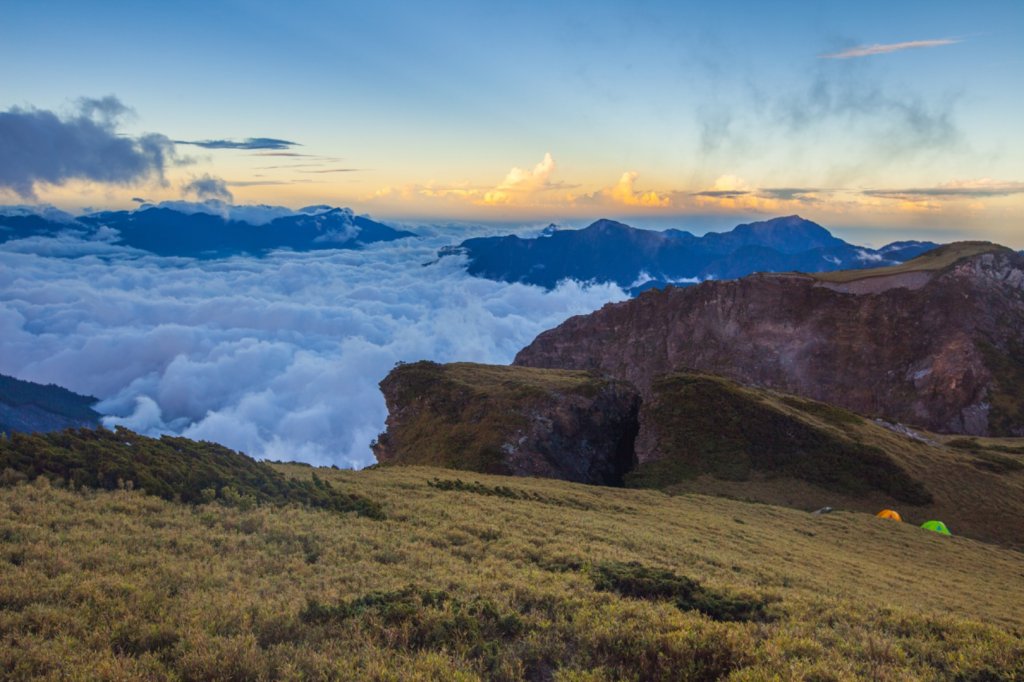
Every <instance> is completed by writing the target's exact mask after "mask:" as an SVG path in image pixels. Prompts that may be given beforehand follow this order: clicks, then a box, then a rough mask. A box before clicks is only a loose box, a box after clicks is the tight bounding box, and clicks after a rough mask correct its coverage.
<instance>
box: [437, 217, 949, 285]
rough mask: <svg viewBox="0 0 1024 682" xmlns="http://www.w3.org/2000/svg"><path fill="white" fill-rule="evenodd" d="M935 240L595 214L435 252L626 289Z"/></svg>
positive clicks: (882, 259)
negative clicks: (851, 239)
mask: <svg viewBox="0 0 1024 682" xmlns="http://www.w3.org/2000/svg"><path fill="white" fill-rule="evenodd" d="M935 246H937V245H936V244H934V243H931V242H916V241H911V242H894V243H892V244H889V245H887V246H885V247H883V248H881V249H870V248H866V247H860V246H854V245H853V244H849V243H847V242H845V241H843V240H842V239H839V238H837V237H834V236H833V235H832V234H831V233H830V232H829V231H828V230H826V229H825V228H824V227H822V226H821V225H818V224H817V223H814V222H811V221H810V220H804V219H803V218H801V217H799V216H788V217H783V218H774V219H772V220H766V221H762V222H756V223H750V224H745V225H739V226H737V227H735V228H734V229H732V230H730V231H728V232H709V233H707V234H705V235H703V236H700V237H698V236H695V235H694V234H692V233H690V232H685V231H681V230H664V231H656V230H642V229H637V228H635V227H630V226H629V225H624V224H623V223H619V222H615V221H613V220H598V221H597V222H595V223H593V224H591V225H590V226H589V227H586V228H584V229H582V230H559V229H557V228H555V227H554V226H551V227H549V228H548V229H546V230H545V231H544V232H543V233H542V234H541V235H540V236H539V237H536V238H522V237H519V236H516V235H507V236H501V237H478V238H474V239H467V240H465V241H464V242H462V243H461V244H460V245H459V246H457V247H447V248H445V249H442V250H441V252H440V255H441V256H447V255H457V254H463V255H465V256H466V257H467V258H468V265H467V268H468V271H469V273H470V274H472V275H476V276H478V277H485V278H488V279H495V280H501V281H506V282H525V283H529V284H537V285H540V286H544V287H547V288H549V289H550V288H553V287H554V286H555V285H557V284H558V282H560V281H562V280H564V279H574V280H578V281H584V282H586V281H594V282H614V283H615V284H618V285H619V286H620V287H622V288H624V289H626V290H629V291H630V292H632V293H638V292H640V291H644V290H646V289H650V288H655V287H663V286H665V285H667V284H676V285H681V284H693V283H696V282H700V281H704V280H707V279H732V278H735V277H742V276H744V275H749V274H751V273H754V272H766V271H774V272H779V271H789V270H801V271H805V272H826V271H833V270H845V269H851V268H867V267H877V266H884V265H894V264H898V263H902V262H904V261H906V260H909V259H911V258H914V257H916V256H918V255H920V254H922V253H924V252H926V251H928V250H930V249H933V248H935Z"/></svg>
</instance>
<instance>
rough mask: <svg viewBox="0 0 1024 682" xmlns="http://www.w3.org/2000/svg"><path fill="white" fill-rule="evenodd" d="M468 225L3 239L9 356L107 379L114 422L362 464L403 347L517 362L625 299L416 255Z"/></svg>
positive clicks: (101, 389)
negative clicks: (328, 238) (323, 237)
mask: <svg viewBox="0 0 1024 682" xmlns="http://www.w3.org/2000/svg"><path fill="white" fill-rule="evenodd" d="M467 236H470V235H468V234H466V232H465V231H464V230H460V229H440V228H435V229H433V230H430V236H427V237H424V238H422V239H405V240H399V241H396V242H391V243H386V244H377V245H373V246H371V247H368V248H366V249H364V250H360V251H329V252H317V253H309V254H295V253H276V254H272V255H271V256H268V257H266V258H262V259H255V258H248V257H239V258H233V259H229V260H224V261H205V262H204V261H194V260H191V259H184V258H157V257H154V256H149V255H143V254H142V253H141V252H139V251H136V250H130V249H125V248H122V247H118V246H116V245H113V244H111V243H108V242H98V241H91V242H87V241H81V240H78V239H75V238H73V237H69V236H67V235H65V236H62V237H61V238H60V239H59V240H56V239H54V240H49V239H34V240H22V241H21V242H9V243H8V244H5V245H2V246H0V373H3V374H10V375H13V376H16V377H19V378H22V379H27V380H31V381H38V382H42V383H51V382H52V383H56V384H60V385H63V386H66V387H68V388H70V389H72V390H75V391H78V392H82V393H88V394H92V395H96V396H98V397H100V398H102V399H103V401H102V402H101V404H100V409H101V410H102V411H103V412H104V413H105V414H107V415H110V416H109V417H108V418H107V420H106V421H107V424H108V425H114V424H123V425H125V426H127V427H129V428H132V429H135V430H137V431H140V432H142V433H146V434H150V435H157V434H160V433H175V434H181V435H185V436H187V437H190V438H196V439H205V440H212V441H216V442H219V443H223V444H224V445H227V446H229V447H232V448H235V449H239V450H243V451H245V452H248V453H250V454H252V455H254V456H257V457H267V458H271V459H288V460H301V461H307V462H311V463H315V464H331V463H333V464H338V465H339V466H355V467H359V466H364V465H367V464H370V463H372V461H373V458H372V455H371V453H370V450H369V443H370V441H371V440H372V439H373V438H374V437H375V436H376V435H377V434H378V433H379V432H380V431H381V430H382V429H383V426H384V419H385V417H386V408H385V406H384V400H383V398H382V396H381V394H380V392H379V390H378V388H377V383H378V382H379V381H380V380H381V379H382V378H383V377H384V376H385V374H387V372H388V371H389V370H390V369H391V368H392V366H393V365H394V364H395V362H397V361H399V360H402V361H415V360H419V359H424V358H426V359H432V360H437V361H440V362H448V361H455V360H470V361H478V362H491V363H507V362H510V361H511V360H512V358H513V356H514V355H515V353H516V351H518V350H519V349H520V348H521V347H523V346H524V345H526V344H527V343H529V342H530V341H531V340H532V339H533V337H534V336H535V335H536V334H538V333H539V332H540V331H542V330H544V329H547V328H550V327H553V326H555V325H557V324H558V323H560V322H561V321H562V320H564V319H565V318H566V317H568V316H570V315H575V314H580V313H585V312H589V311H591V310H594V309H595V308H597V307H599V306H601V305H602V304H604V303H605V302H607V301H612V300H620V299H623V298H625V295H624V294H623V292H622V291H621V290H619V289H618V288H617V287H615V286H614V285H608V286H592V287H583V286H581V285H579V284H577V283H573V282H568V283H565V284H563V285H561V286H559V287H558V288H557V289H555V290H554V291H551V292H545V291H544V290H543V289H540V288H538V287H533V286H526V285H520V284H506V283H501V282H492V281H489V280H483V279H476V278H471V277H468V276H467V275H466V274H465V272H464V270H463V267H464V264H463V263H462V262H461V259H460V258H455V257H448V258H444V259H441V260H440V261H439V262H437V263H434V264H432V265H428V266H424V265H423V263H426V262H428V261H433V260H434V259H435V253H436V249H437V248H438V247H439V246H443V245H447V244H451V243H454V242H457V241H459V240H461V239H463V238H465V237H467Z"/></svg>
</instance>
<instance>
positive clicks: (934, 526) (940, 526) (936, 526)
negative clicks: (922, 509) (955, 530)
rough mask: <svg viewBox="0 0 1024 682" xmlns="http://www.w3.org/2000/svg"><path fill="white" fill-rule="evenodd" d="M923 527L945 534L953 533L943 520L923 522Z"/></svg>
mask: <svg viewBox="0 0 1024 682" xmlns="http://www.w3.org/2000/svg"><path fill="white" fill-rule="evenodd" d="M921 527H922V528H924V529H925V530H932V531H935V532H936V533H942V534H943V535H952V533H950V532H949V529H948V528H946V524H944V523H943V522H942V521H925V522H924V523H922V524H921Z"/></svg>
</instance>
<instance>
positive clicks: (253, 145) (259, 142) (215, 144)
mask: <svg viewBox="0 0 1024 682" xmlns="http://www.w3.org/2000/svg"><path fill="white" fill-rule="evenodd" d="M174 142H175V144H190V145H192V146H194V147H202V148H203V149H290V148H292V147H297V146H301V145H299V143H298V142H292V141H291V140H279V139H277V138H276V137H248V138H246V139H244V140H175V141H174Z"/></svg>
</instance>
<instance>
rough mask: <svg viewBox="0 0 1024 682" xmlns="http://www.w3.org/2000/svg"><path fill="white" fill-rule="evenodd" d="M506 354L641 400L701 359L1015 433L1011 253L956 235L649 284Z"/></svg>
mask: <svg viewBox="0 0 1024 682" xmlns="http://www.w3.org/2000/svg"><path fill="white" fill-rule="evenodd" d="M919 261H920V262H919ZM514 364H515V365H517V366H521V367H547V368H561V369H580V370H591V371H597V372H601V373H606V374H610V375H612V376H615V377H618V378H621V379H625V380H628V381H630V382H631V383H633V384H634V385H635V386H636V387H637V388H638V389H639V390H640V392H641V394H642V395H643V396H644V398H645V399H646V398H649V397H650V396H651V385H652V381H653V380H654V379H655V378H656V377H657V376H659V375H662V374H665V373H666V372H671V371H676V370H694V371H702V372H712V373H715V374H719V375H723V376H726V377H729V378H731V379H734V380H736V381H739V382H741V383H744V384H751V385H757V386H764V387H771V388H775V389H779V390H784V391H788V392H791V393H796V394H799V395H803V396H806V397H810V398H814V399H816V400H820V401H823V402H827V403H831V404H834V405H839V406H842V407H845V408H848V409H850V410H853V411H855V412H858V413H861V414H865V415H873V416H874V415H877V416H882V417H885V418H886V419H889V420H892V421H899V422H905V423H909V424H914V425H918V426H921V427H924V428H927V429H930V430H933V431H939V432H949V433H968V434H977V435H988V434H991V435H1024V257H1022V256H1021V255H1019V254H1016V253H1014V252H1013V251H1011V250H1009V249H1005V248H1003V247H999V246H995V245H991V244H979V243H961V244H952V245H950V246H948V247H944V248H943V249H940V250H937V251H935V252H931V253H930V254H927V255H926V256H923V257H922V258H921V259H918V261H910V262H909V263H906V264H903V265H902V266H896V267H895V268H887V269H884V270H877V271H860V272H858V273H856V274H855V275H854V274H852V273H830V274H828V275H804V274H799V273H794V274H759V275H752V276H750V277H745V278H743V279H739V280H734V281H714V282H705V283H704V284H701V285H698V286H694V287H689V288H684V289H680V288H673V287H669V288H666V289H663V290H655V291H649V292H646V293H644V294H642V295H640V296H639V297H637V298H636V299H633V300H630V301H626V302H623V303H616V304H609V305H606V306H605V307H604V308H602V309H601V310H599V311H597V312H595V313H592V314H590V315H584V316H578V317H573V318H571V319H569V320H567V321H566V322H565V323H563V324H562V325H561V326H559V327H557V328H555V329H552V330H549V331H546V332H544V333H543V334H541V335H540V336H538V337H537V338H536V339H535V340H534V341H533V343H531V344H530V345H529V346H528V347H527V348H525V349H523V350H522V351H520V353H519V354H518V355H517V356H516V359H515V363H514Z"/></svg>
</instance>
